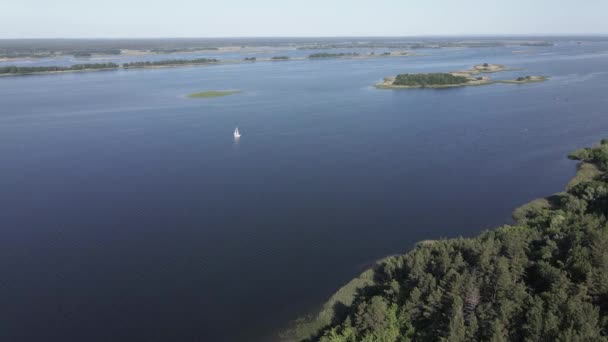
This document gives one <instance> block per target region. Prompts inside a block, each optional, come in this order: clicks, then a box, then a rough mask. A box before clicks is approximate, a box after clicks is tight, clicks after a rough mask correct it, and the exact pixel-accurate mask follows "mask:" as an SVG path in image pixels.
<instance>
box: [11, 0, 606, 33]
mask: <svg viewBox="0 0 608 342" xmlns="http://www.w3.org/2000/svg"><path fill="white" fill-rule="evenodd" d="M0 13H1V14H2V19H1V20H0V38H43V37H66V38H74V37H112V38H113V37H233V36H238V37H246V36H403V35H459V34H484V35H489V34H541V33H547V34H562V33H570V34H585V33H587V34H589V33H600V34H606V33H608V20H606V18H607V16H608V0H500V1H498V0H303V1H288V0H213V1H208V0H172V1H158V0H156V1H155V0H104V1H90V0H0Z"/></svg>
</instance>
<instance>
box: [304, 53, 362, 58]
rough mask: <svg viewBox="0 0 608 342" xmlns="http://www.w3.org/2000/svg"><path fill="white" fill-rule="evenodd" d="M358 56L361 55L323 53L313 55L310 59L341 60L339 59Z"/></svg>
mask: <svg viewBox="0 0 608 342" xmlns="http://www.w3.org/2000/svg"><path fill="white" fill-rule="evenodd" d="M357 56H359V53H357V52H341V53H327V52H321V53H313V54H312V55H309V56H308V58H310V59H315V58H339V57H357Z"/></svg>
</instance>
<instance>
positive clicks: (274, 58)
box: [271, 56, 289, 61]
mask: <svg viewBox="0 0 608 342" xmlns="http://www.w3.org/2000/svg"><path fill="white" fill-rule="evenodd" d="M271 59H272V60H274V61H280V60H287V59H289V56H274V57H272V58H271Z"/></svg>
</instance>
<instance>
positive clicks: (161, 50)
mask: <svg viewBox="0 0 608 342" xmlns="http://www.w3.org/2000/svg"><path fill="white" fill-rule="evenodd" d="M216 50H219V48H216V47H210V46H203V47H191V48H155V49H151V50H150V52H154V53H175V52H194V51H216Z"/></svg>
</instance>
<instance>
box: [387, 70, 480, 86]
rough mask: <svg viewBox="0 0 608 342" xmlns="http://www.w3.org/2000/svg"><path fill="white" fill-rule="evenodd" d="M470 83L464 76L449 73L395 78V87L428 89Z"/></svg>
mask: <svg viewBox="0 0 608 342" xmlns="http://www.w3.org/2000/svg"><path fill="white" fill-rule="evenodd" d="M468 81H469V79H468V78H466V77H464V76H454V75H452V74H449V73H429V74H400V75H397V77H395V81H394V82H393V85H397V86H411V87H427V86H437V85H454V84H463V83H467V82H468Z"/></svg>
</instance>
